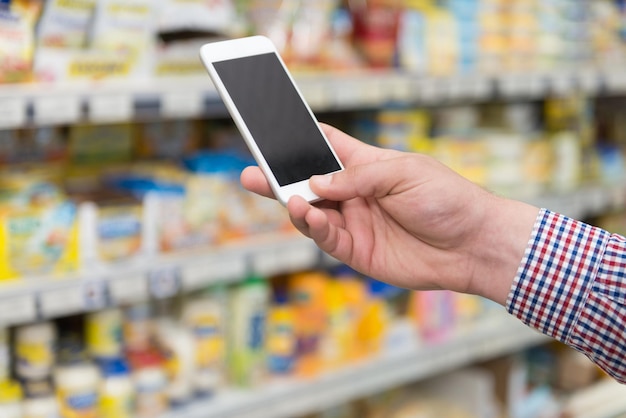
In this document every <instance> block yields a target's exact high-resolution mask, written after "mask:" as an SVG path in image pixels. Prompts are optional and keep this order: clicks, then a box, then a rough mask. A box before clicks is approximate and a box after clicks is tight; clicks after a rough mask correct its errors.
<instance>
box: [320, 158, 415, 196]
mask: <svg viewBox="0 0 626 418" xmlns="http://www.w3.org/2000/svg"><path fill="white" fill-rule="evenodd" d="M399 160H402V158H393V159H388V160H379V161H374V162H371V163H368V164H361V165H355V166H352V167H348V168H346V169H345V170H343V171H340V172H337V173H334V174H330V175H322V176H313V177H311V180H310V185H311V190H313V192H314V193H315V194H317V195H318V196H319V197H322V198H324V199H328V200H333V201H337V202H340V201H344V200H349V199H354V198H356V197H364V198H366V197H376V198H380V197H384V196H386V195H388V194H389V193H390V192H391V191H392V190H393V189H394V187H396V186H397V185H398V184H400V183H402V182H403V181H404V180H406V179H405V178H404V175H403V173H404V172H405V171H404V170H402V169H401V167H402V166H403V163H404V162H402V161H399Z"/></svg>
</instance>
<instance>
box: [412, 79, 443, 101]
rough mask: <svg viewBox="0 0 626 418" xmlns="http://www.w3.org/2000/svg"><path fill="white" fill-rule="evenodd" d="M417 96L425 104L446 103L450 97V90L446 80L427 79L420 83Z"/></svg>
mask: <svg viewBox="0 0 626 418" xmlns="http://www.w3.org/2000/svg"><path fill="white" fill-rule="evenodd" d="M417 96H418V98H419V99H420V100H421V101H422V102H424V103H440V102H445V101H446V100H447V99H448V97H449V96H450V88H449V85H447V83H446V82H445V81H444V80H439V79H436V78H431V79H426V80H422V81H420V82H419V83H418V88H417Z"/></svg>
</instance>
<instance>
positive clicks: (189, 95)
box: [161, 91, 204, 118]
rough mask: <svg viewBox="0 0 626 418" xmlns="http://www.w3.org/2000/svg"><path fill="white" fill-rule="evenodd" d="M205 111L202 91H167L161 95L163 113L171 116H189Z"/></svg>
mask: <svg viewBox="0 0 626 418" xmlns="http://www.w3.org/2000/svg"><path fill="white" fill-rule="evenodd" d="M203 111H204V96H203V94H202V93H201V92H193V91H180V92H177V91H175V92H167V93H164V94H163V96H162V97H161V115H162V116H165V117H171V118H188V117H195V116H198V115H201V114H202V112H203Z"/></svg>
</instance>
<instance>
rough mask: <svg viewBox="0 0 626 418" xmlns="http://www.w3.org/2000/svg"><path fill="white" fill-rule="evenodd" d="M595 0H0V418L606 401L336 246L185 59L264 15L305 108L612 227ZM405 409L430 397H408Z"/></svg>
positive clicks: (479, 307) (620, 79) (583, 379)
mask: <svg viewBox="0 0 626 418" xmlns="http://www.w3.org/2000/svg"><path fill="white" fill-rule="evenodd" d="M625 13H626V12H625V10H624V5H623V2H621V1H613V0H588V1H583V0H550V1H537V0H515V1H512V0H509V1H505V0H439V1H435V0H417V1H408V0H407V1H403V0H367V1H365V0H364V1H350V2H347V1H339V0H323V1H316V2H306V1H296V0H288V1H282V2H272V1H259V0H232V1H230V0H219V1H213V2H207V1H201V0H184V1H183V0H161V1H159V2H155V1H154V0H72V1H67V0H4V1H0V170H1V171H2V173H1V175H0V258H1V260H0V281H1V282H0V417H2V418H5V417H6V418H14V417H15V418H41V417H46V418H74V417H83V416H89V417H94V418H96V417H97V418H109V417H114V418H123V417H139V418H141V417H145V416H150V417H156V416H162V417H170V416H171V417H176V418H191V417H203V418H206V417H207V416H210V417H219V418H227V417H233V418H234V417H266V418H279V417H290V418H292V417H301V416H302V417H304V416H307V417H315V418H320V417H323V418H330V417H341V418H350V417H359V418H361V417H385V418H387V417H407V416H434V417H457V416H458V417H479V418H491V417H500V416H505V417H510V418H544V417H564V416H567V417H571V416H573V417H585V418H590V417H599V418H603V417H606V418H608V417H614V416H619V415H620V414H626V405H623V404H621V403H620V402H619V400H620V399H621V398H624V396H620V395H622V394H623V393H624V388H623V387H621V386H614V385H613V384H612V382H611V381H609V380H607V379H606V377H605V376H603V375H602V374H601V373H600V372H598V370H597V369H596V368H595V367H594V366H592V365H591V364H590V363H589V362H588V361H586V360H585V359H582V358H581V357H580V356H578V355H576V354H575V353H574V352H573V351H571V350H568V349H565V348H564V347H561V346H558V345H553V344H549V341H548V340H547V339H546V338H545V337H543V336H541V335H539V334H537V333H536V332H534V331H532V330H530V329H528V328H526V327H524V326H523V325H521V324H520V323H519V322H518V321H516V320H514V319H513V318H510V317H508V316H507V315H505V313H504V312H503V311H502V309H501V308H499V307H495V306H493V304H491V303H488V302H487V301H485V300H482V299H478V298H475V297H471V296H466V295H458V294H453V293H449V292H420V293H410V292H407V291H404V290H401V289H396V288H393V287H389V286H386V285H384V284H381V283H379V282H376V281H374V280H373V279H371V278H369V277H363V276H362V275H359V274H356V273H355V272H353V271H351V270H349V269H347V268H345V267H344V266H340V265H338V263H337V262H336V260H332V259H329V258H328V257H326V256H324V255H323V254H321V252H320V251H319V250H318V249H317V248H316V247H315V246H314V245H313V244H312V243H311V242H310V241H308V240H307V239H305V238H303V237H301V236H299V235H298V234H297V233H296V232H295V231H294V229H293V227H292V226H291V225H290V224H289V220H288V218H287V216H286V214H285V211H284V209H283V208H282V207H280V205H278V204H276V203H275V202H272V201H270V200H267V199H262V198H258V197H256V196H254V195H252V194H250V193H247V192H245V191H244V190H243V189H242V188H241V187H240V185H239V182H238V176H239V173H240V172H241V170H242V169H243V168H244V167H245V166H247V165H249V164H251V161H252V160H251V158H250V155H249V154H248V153H247V151H246V150H245V148H244V146H243V143H242V141H241V138H240V137H239V134H238V133H237V131H236V129H235V128H234V126H233V124H232V122H231V121H230V120H229V119H228V118H227V117H226V112H225V109H224V107H223V105H222V104H221V102H220V101H219V99H218V97H217V95H216V93H215V90H214V88H213V87H212V86H211V83H210V80H209V78H208V76H207V75H206V73H205V70H204V68H203V67H202V65H201V63H200V61H199V59H198V49H199V47H200V46H201V45H202V44H204V43H206V42H211V41H214V40H217V39H223V38H232V37H238V36H244V35H248V34H259V33H260V34H265V35H268V36H270V37H271V38H272V39H273V40H274V42H275V43H276V44H277V45H278V46H279V48H280V50H281V53H282V55H283V56H284V58H285V60H286V61H287V63H288V64H289V66H290V69H292V70H293V71H294V73H296V78H297V82H298V85H299V86H300V87H301V89H302V91H303V93H304V95H305V96H306V98H307V100H308V101H309V103H310V104H311V107H312V108H313V109H314V111H315V112H316V114H317V115H318V117H319V119H320V120H322V121H324V122H327V123H330V124H332V125H335V126H338V127H340V128H341V129H343V130H345V131H347V132H349V133H350V134H352V135H354V136H356V137H357V138H359V139H361V140H363V141H365V142H368V143H374V144H378V145H380V146H384V147H389V148H394V149H399V150H403V151H411V152H421V153H428V154H430V155H433V156H434V157H436V158H437V159H439V160H440V161H442V162H444V163H445V164H446V165H448V166H450V167H452V168H453V169H454V170H456V171H458V172H459V173H461V174H462V175H464V176H466V177H468V178H469V179H471V180H472V181H474V182H476V183H477V184H479V185H481V186H483V187H485V188H487V189H488V190H491V191H493V192H494V193H497V194H501V195H504V196H508V197H513V198H516V199H520V200H524V201H528V202H530V203H532V204H534V205H537V206H543V207H547V208H550V209H552V210H555V211H558V212H561V213H564V214H566V215H569V216H572V217H574V218H577V219H583V220H586V221H588V222H589V223H591V224H593V225H598V226H601V227H603V228H605V229H607V230H609V231H611V232H615V233H619V234H626V226H625V225H626V212H625V208H626V189H625V188H624V178H625V175H626V171H625V169H626V165H625V163H624V149H625V145H626V129H625V126H624V124H625V122H624V121H626V117H625V116H626V115H624V112H625V111H626V110H625V109H626V106H625V102H624V101H625V100H626V99H625V98H624V93H625V92H626V76H625V74H626V73H624V71H622V70H621V69H622V68H624V62H625V61H626V57H625V56H624V54H625V52H626V39H625V36H624V33H626V31H625V30H624V28H626V14H625ZM418 414H421V415H418Z"/></svg>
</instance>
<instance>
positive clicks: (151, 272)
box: [0, 233, 321, 325]
mask: <svg viewBox="0 0 626 418" xmlns="http://www.w3.org/2000/svg"><path fill="white" fill-rule="evenodd" d="M320 254H321V253H320V250H319V249H318V248H317V247H316V246H315V245H314V243H313V242H312V241H310V240H309V239H307V238H305V237H303V236H300V235H296V234H295V233H292V234H273V235H268V236H263V237H259V238H255V239H250V240H247V241H245V242H242V243H238V244H228V245H224V246H220V247H219V248H215V249H203V250H197V251H191V252H185V253H181V254H172V255H159V256H154V257H144V258H139V259H136V260H133V261H132V262H128V263H124V264H117V265H100V266H98V265H91V266H89V268H88V271H84V272H77V273H75V274H71V275H63V276H62V277H56V276H47V277H37V278H26V279H22V280H15V281H11V282H6V283H2V285H1V286H0V324H3V325H15V324H19V323H24V322H30V321H34V320H36V319H42V318H54V317H59V316H63V315H69V314H74V313H78V312H85V311H93V310H99V309H103V308H106V307H108V306H117V305H123V304H130V303H136V302H140V301H144V300H147V299H148V298H158V299H161V298H167V297H171V296H174V295H175V294H177V293H179V292H189V291H193V290H196V289H201V288H203V287H205V286H207V285H210V284H213V283H216V282H229V281H236V280H241V279H242V278H243V277H245V275H246V274H248V273H250V272H255V273H257V274H261V275H267V276H269V275H273V274H278V273H283V272H289V271H297V270H302V269H307V268H312V267H315V266H316V265H318V263H319V260H320Z"/></svg>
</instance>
